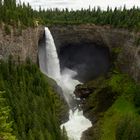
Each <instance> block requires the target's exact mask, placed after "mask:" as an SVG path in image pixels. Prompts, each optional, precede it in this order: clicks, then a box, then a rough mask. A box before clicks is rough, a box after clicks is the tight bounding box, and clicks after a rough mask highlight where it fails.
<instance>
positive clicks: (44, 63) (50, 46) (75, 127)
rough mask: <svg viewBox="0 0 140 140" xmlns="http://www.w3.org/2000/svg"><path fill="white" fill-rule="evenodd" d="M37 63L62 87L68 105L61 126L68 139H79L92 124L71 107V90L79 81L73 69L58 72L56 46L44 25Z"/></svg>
mask: <svg viewBox="0 0 140 140" xmlns="http://www.w3.org/2000/svg"><path fill="white" fill-rule="evenodd" d="M39 65H40V69H41V71H42V72H43V73H44V74H46V75H47V76H49V77H50V78H52V79H54V80H55V81H56V82H57V84H58V85H59V86H60V87H61V88H62V91H63V95H64V98H65V99H66V101H67V103H68V105H69V108H70V109H69V120H68V121H67V122H66V123H64V124H62V125H61V128H63V127H65V129H66V131H67V135H68V138H69V140H80V139H81V136H82V133H83V132H84V131H85V130H87V129H88V128H89V127H91V126H92V124H91V122H90V121H89V120H88V119H87V118H85V117H84V115H83V111H79V109H78V108H77V107H76V106H75V109H74V110H73V109H72V102H73V101H74V100H75V96H74V94H73V92H74V89H75V86H76V85H77V84H80V82H79V81H78V80H75V79H73V77H74V76H75V75H76V74H77V73H76V72H75V71H72V70H70V69H68V68H65V69H64V70H63V71H62V72H60V71H61V70H60V63H59V58H58V55H57V50H56V46H55V43H54V40H53V37H52V35H51V32H50V30H49V29H48V28H47V27H45V45H42V46H40V48H39Z"/></svg>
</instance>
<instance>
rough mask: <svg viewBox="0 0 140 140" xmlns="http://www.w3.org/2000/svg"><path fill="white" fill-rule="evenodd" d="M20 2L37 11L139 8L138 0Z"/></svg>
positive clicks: (44, 0) (28, 0)
mask: <svg viewBox="0 0 140 140" xmlns="http://www.w3.org/2000/svg"><path fill="white" fill-rule="evenodd" d="M18 1H19V0H18ZM20 1H21V2H29V3H30V5H31V6H32V7H33V8H34V9H38V8H39V6H41V7H42V8H44V9H47V8H56V7H57V8H61V9H62V8H68V9H81V8H88V7H89V5H90V6H91V7H94V6H100V7H101V8H102V9H106V8H107V6H108V5H109V6H110V7H112V8H114V7H123V6H124V5H126V7H127V8H131V7H133V6H134V5H135V6H139V7H140V0H20Z"/></svg>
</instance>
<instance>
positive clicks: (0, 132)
mask: <svg viewBox="0 0 140 140" xmlns="http://www.w3.org/2000/svg"><path fill="white" fill-rule="evenodd" d="M3 94H4V92H2V91H0V139H4V140H15V139H16V138H15V136H14V135H13V134H12V131H13V129H12V121H9V120H8V119H9V115H10V111H11V110H10V107H9V106H7V105H6V99H5V98H4V97H3Z"/></svg>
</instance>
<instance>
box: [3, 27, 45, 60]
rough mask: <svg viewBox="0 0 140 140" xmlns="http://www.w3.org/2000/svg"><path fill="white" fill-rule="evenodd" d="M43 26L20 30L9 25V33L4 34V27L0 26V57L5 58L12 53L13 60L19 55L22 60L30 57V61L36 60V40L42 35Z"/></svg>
mask: <svg viewBox="0 0 140 140" xmlns="http://www.w3.org/2000/svg"><path fill="white" fill-rule="evenodd" d="M43 33H44V28H43V27H36V28H27V29H24V30H22V31H20V33H19V31H18V29H13V28H12V27H10V33H9V34H6V33H5V30H4V27H2V28H0V59H4V60H7V59H8V57H9V55H12V56H13V58H14V59H15V60H17V59H18V57H20V61H21V62H24V61H25V60H26V58H30V59H31V60H32V62H34V63H36V62H37V55H38V41H39V39H40V38H41V36H43Z"/></svg>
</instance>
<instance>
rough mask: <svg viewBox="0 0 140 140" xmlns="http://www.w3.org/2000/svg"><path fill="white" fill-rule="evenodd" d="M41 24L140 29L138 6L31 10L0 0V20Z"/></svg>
mask: <svg viewBox="0 0 140 140" xmlns="http://www.w3.org/2000/svg"><path fill="white" fill-rule="evenodd" d="M36 21H37V22H39V24H43V25H52V24H87V23H89V24H97V25H111V26H113V27H117V28H127V29H134V30H136V31H137V30H139V29H140V8H138V7H133V8H132V9H126V7H125V6H124V7H123V8H115V9H114V10H112V9H111V8H109V7H108V8H107V10H106V11H103V10H101V8H100V7H98V8H92V9H91V8H90V7H89V9H86V10H85V9H81V10H77V11H74V10H70V11H69V10H68V9H63V10H59V9H48V10H42V9H41V8H40V9H39V11H36V10H33V9H32V8H31V6H30V5H29V4H25V3H19V4H16V0H4V1H3V2H2V0H0V22H1V23H2V22H4V23H8V24H12V25H23V26H35V23H36Z"/></svg>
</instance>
